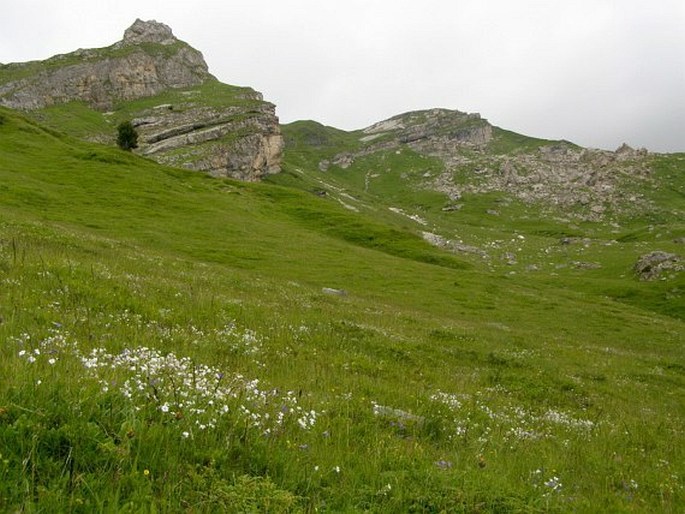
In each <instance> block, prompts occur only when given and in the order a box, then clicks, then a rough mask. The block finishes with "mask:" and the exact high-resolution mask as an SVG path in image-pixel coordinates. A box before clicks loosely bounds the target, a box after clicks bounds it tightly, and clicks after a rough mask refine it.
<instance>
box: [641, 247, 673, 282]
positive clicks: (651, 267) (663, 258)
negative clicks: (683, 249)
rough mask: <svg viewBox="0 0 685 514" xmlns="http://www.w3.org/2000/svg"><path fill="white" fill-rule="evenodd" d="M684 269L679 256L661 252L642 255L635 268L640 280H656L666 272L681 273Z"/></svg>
mask: <svg viewBox="0 0 685 514" xmlns="http://www.w3.org/2000/svg"><path fill="white" fill-rule="evenodd" d="M683 269H685V265H684V264H683V259H682V258H681V257H680V256H679V255H676V254H674V253H668V252H662V251H659V250H657V251H654V252H650V253H648V254H645V255H642V256H641V257H640V258H639V259H638V261H637V262H636V263H635V266H634V267H633V270H634V271H635V273H636V274H637V276H638V278H639V279H640V280H656V279H658V278H661V277H662V275H663V274H664V273H666V272H680V271H683Z"/></svg>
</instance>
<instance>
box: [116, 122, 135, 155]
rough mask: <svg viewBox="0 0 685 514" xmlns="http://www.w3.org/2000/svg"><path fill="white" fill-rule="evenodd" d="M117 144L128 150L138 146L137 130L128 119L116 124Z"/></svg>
mask: <svg viewBox="0 0 685 514" xmlns="http://www.w3.org/2000/svg"><path fill="white" fill-rule="evenodd" d="M117 145H119V148H121V149H122V150H127V151H129V152H130V151H131V150H133V149H135V148H138V131H137V130H136V129H135V127H134V126H133V124H132V123H131V122H130V121H123V122H121V123H120V124H119V125H118V126H117Z"/></svg>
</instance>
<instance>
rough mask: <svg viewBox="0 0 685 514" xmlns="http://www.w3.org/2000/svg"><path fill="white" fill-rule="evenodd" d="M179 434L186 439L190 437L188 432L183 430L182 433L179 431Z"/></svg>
mask: <svg viewBox="0 0 685 514" xmlns="http://www.w3.org/2000/svg"><path fill="white" fill-rule="evenodd" d="M181 435H182V436H183V438H184V439H188V437H190V432H186V431H184V432H183V433H181Z"/></svg>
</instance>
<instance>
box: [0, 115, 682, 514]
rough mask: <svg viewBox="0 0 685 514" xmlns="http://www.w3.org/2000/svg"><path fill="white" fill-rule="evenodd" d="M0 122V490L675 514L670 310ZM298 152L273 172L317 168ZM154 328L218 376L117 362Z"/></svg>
mask: <svg viewBox="0 0 685 514" xmlns="http://www.w3.org/2000/svg"><path fill="white" fill-rule="evenodd" d="M0 119H2V122H0V177H1V180H0V211H1V218H0V219H2V221H1V222H0V281H1V282H2V289H0V320H1V321H0V337H1V338H2V341H3V345H2V348H1V350H0V351H1V352H2V361H1V363H0V373H1V374H2V376H7V377H13V380H8V381H3V382H2V384H1V385H0V453H1V454H2V456H1V457H0V478H1V480H0V509H1V510H8V511H13V510H18V509H21V508H23V509H26V510H31V509H33V508H35V509H45V510H61V511H64V510H75V511H79V510H80V511H83V512H92V511H93V510H109V511H123V510H130V511H141V510H143V511H146V510H150V511H151V510H153V509H157V510H160V509H162V510H172V511H177V510H192V511H207V512H212V511H217V510H222V509H223V510H227V509H231V508H232V509H238V510H240V509H242V510H248V511H249V510H258V511H259V510H269V511H272V512H279V511H299V510H302V511H314V510H315V509H319V510H324V511H325V510H330V511H345V510H348V511H359V510H364V509H369V510H372V511H387V512H409V511H414V512H434V511H440V510H443V509H444V510H448V511H459V510H466V511H498V512H507V511H521V510H527V511H532V512H535V511H555V510H559V511H566V510H569V509H573V510H577V511H587V512H596V511H597V510H598V509H599V510H610V511H654V510H660V511H666V512H668V511H672V512H677V511H679V510H681V509H682V507H683V504H684V502H685V498H684V496H683V494H684V491H683V489H682V482H681V480H680V477H682V476H683V475H684V474H685V469H683V464H682V463H683V462H685V455H684V453H685V452H684V450H685V447H684V444H683V437H682V426H683V422H684V421H685V412H684V411H683V409H684V407H683V405H684V402H683V392H684V388H685V376H684V374H683V370H684V369H685V359H684V357H685V356H684V355H683V345H682V342H683V341H682V334H683V333H684V331H683V329H684V328H685V327H684V323H683V322H682V321H680V320H678V319H676V318H677V316H675V317H669V316H665V315H660V314H656V313H654V312H653V310H655V309H656V308H654V306H653V305H652V304H651V303H650V305H648V306H647V308H646V309H645V308H644V306H641V305H639V304H640V301H634V302H633V303H634V304H636V305H631V304H626V303H623V302H616V301H614V300H612V299H611V298H609V297H607V296H606V294H604V293H603V292H602V291H592V290H590V289H589V286H588V285H587V284H588V281H587V280H586V279H585V278H582V279H579V278H577V277H576V275H578V273H575V272H573V271H569V272H568V273H567V274H566V275H564V276H562V277H552V276H550V275H548V274H528V275H525V276H522V275H523V274H522V273H519V274H515V275H511V274H509V273H508V271H509V270H508V269H507V271H504V270H503V269H500V268H498V267H495V268H494V270H493V271H490V270H489V268H488V266H486V265H484V264H483V263H481V262H479V261H478V260H477V259H472V260H471V262H466V261H465V260H464V259H459V258H456V257H451V256H449V255H446V254H444V253H442V252H440V251H438V250H435V249H433V248H431V247H429V246H427V245H425V244H424V243H423V242H422V241H420V240H419V239H418V238H417V237H415V236H413V235H412V234H411V233H410V232H409V231H408V230H406V229H405V227H404V224H405V221H398V219H397V218H396V217H394V216H388V218H387V220H386V217H385V216H386V215H385V214H383V215H382V216H377V215H374V216H369V215H368V214H365V213H359V214H357V213H353V212H350V211H348V210H346V209H344V208H343V207H340V206H338V205H337V203H335V202H332V201H331V200H330V199H326V198H324V199H321V198H318V197H316V196H315V195H312V194H310V193H306V192H299V191H297V190H296V189H293V188H284V187H280V186H276V185H270V184H240V183H236V182H232V181H228V180H214V179H209V178H206V177H204V176H201V175H198V174H193V173H188V172H184V171H179V170H173V169H169V168H163V167H160V166H158V165H156V164H154V163H152V162H150V161H147V160H143V159H140V158H136V157H135V156H132V155H129V154H126V153H122V152H120V151H118V150H115V149H110V148H105V147H101V146H97V145H88V144H84V143H81V142H78V141H76V140H73V139H70V138H68V137H65V136H63V135H61V134H58V133H54V132H50V131H46V130H44V129H42V128H40V127H38V126H36V125H34V124H32V123H29V122H27V121H26V120H24V119H22V118H19V117H18V116H16V115H15V114H13V113H11V112H9V111H6V110H1V111H0ZM331 134H332V136H331V137H333V136H334V135H335V133H334V132H333V131H332V132H331ZM337 135H338V136H340V137H346V136H345V134H337ZM340 144H343V143H340ZM413 158H414V157H412V159H413ZM672 165H674V161H668V162H666V163H665V164H664V165H663V171H662V172H663V173H665V174H669V173H670V174H672V175H674V176H676V179H674V180H676V182H674V188H673V190H672V191H671V192H667V193H663V194H666V195H674V196H677V195H678V194H679V193H678V186H677V173H678V169H679V168H678V167H675V168H671V167H670V166H672ZM291 166H292V169H291V170H290V171H291V173H290V174H289V175H287V174H286V175H284V177H281V180H284V181H288V180H290V181H293V182H296V183H297V182H300V183H301V182H302V181H311V184H312V187H314V186H315V184H316V181H315V177H314V176H313V175H311V174H309V173H297V172H296V171H295V170H294V168H295V165H292V164H291ZM307 188H308V187H304V189H307ZM669 198H671V196H669ZM372 200H373V198H371V197H369V198H368V202H369V205H372V203H371V202H372ZM383 210H384V209H383ZM369 212H371V213H372V214H374V211H372V210H369ZM473 216H475V213H474V214H473ZM467 226H468V225H467ZM407 228H409V227H407ZM412 228H413V227H412ZM493 228H496V227H493ZM463 230H467V228H464V229H463ZM497 230H499V232H498V233H506V232H507V230H506V229H503V228H497ZM540 237H544V236H540ZM635 237H636V238H638V239H642V240H646V241H650V240H652V239H654V238H655V237H656V235H655V234H653V233H648V234H642V233H639V234H637V235H636V236H635ZM529 239H531V238H530V237H529ZM538 243H539V244H540V245H541V248H542V243H541V242H539V241H538V242H535V244H538ZM635 244H637V243H635ZM527 251H528V250H527ZM568 251H569V252H575V251H579V250H576V249H572V250H568ZM586 251H587V250H586ZM615 254H616V255H614V254H611V256H612V257H614V256H618V255H619V254H621V252H619V251H618V249H616V250H615ZM602 255H605V254H604V253H602ZM559 258H561V257H559ZM564 258H566V257H564ZM569 258H570V257H569ZM629 265H630V259H629V258H628V257H624V258H622V259H618V260H617V263H616V264H615V265H614V266H615V267H614V268H611V269H608V268H603V269H602V270H601V273H599V272H598V273H599V276H598V277H597V278H598V285H597V289H598V290H601V289H602V287H604V285H603V284H604V282H603V280H606V281H607V283H608V284H613V285H615V286H616V287H620V288H622V289H621V290H622V291H625V290H627V289H629V288H634V290H635V291H636V293H635V294H636V295H637V298H638V300H639V298H642V295H643V294H644V293H645V291H647V292H649V291H656V292H655V293H654V294H656V295H657V296H658V295H659V294H661V293H660V290H659V289H658V287H659V285H658V284H656V285H655V284H638V283H637V282H632V281H631V280H630V279H625V280H623V281H619V282H616V281H614V280H613V279H610V278H607V277H609V275H610V272H611V273H615V272H620V273H629V270H628V268H629ZM516 269H517V270H519V271H520V268H516ZM570 285H574V287H570ZM323 287H333V288H340V289H345V290H346V291H347V295H346V296H337V295H329V294H325V293H323V292H322V288H323ZM670 287H671V289H673V288H674V287H679V286H677V285H674V284H673V283H671V284H670ZM597 293H600V294H597ZM648 294H649V293H648ZM648 294H647V295H646V296H648ZM678 301H680V300H678ZM676 305H680V306H681V307H682V303H680V304H676ZM681 307H676V309H680V308H681ZM675 314H678V312H676V313H675ZM680 314H682V311H680ZM73 344H75V345H77V346H78V352H80V353H77V351H76V350H75V349H74V346H72V345H73ZM140 347H150V348H156V349H159V350H160V351H161V352H163V353H164V354H171V355H172V356H173V355H175V356H178V357H189V358H190V359H192V362H193V365H196V366H200V365H203V366H209V367H211V368H212V369H211V370H210V373H209V374H210V375H211V376H212V377H213V380H214V381H215V383H214V384H213V385H211V384H210V385H211V387H209V386H208V387H205V388H204V389H201V388H200V386H199V383H200V380H199V378H198V377H201V376H203V375H202V373H204V372H205V371H206V368H200V367H195V368H193V369H192V370H191V372H190V373H188V369H189V368H187V367H186V368H183V367H182V366H181V365H180V364H178V363H176V364H174V365H175V366H176V368H174V367H173V366H172V365H171V364H169V363H170V362H171V361H173V359H172V358H171V357H170V356H169V355H167V358H166V359H165V360H164V361H163V362H164V363H166V364H165V366H166V367H162V368H161V371H159V369H160V368H157V372H156V373H155V374H154V375H153V376H146V374H145V371H144V370H145V369H150V367H151V366H153V364H154V365H155V366H161V364H160V361H161V360H160V359H157V358H155V357H154V356H150V355H148V356H147V357H145V358H142V357H141V358H140V360H139V361H137V363H136V364H135V366H134V365H131V368H128V367H127V368H126V369H124V368H121V367H116V366H115V364H114V361H115V358H114V357H112V358H111V359H110V360H107V359H105V356H106V355H112V356H114V355H120V354H119V352H120V351H121V350H122V349H124V348H128V349H129V350H131V351H133V350H134V349H136V348H140ZM98 348H99V349H101V352H100V354H99V355H100V361H99V362H100V363H105V362H106V363H107V364H106V365H105V364H102V365H101V366H100V367H84V364H83V363H84V362H86V361H83V360H81V359H80V358H79V356H80V355H83V354H87V353H88V352H90V351H91V350H92V349H98ZM36 349H39V350H40V354H36V353H35V350H36ZM22 351H25V352H26V353H24V354H21V352H22ZM29 357H31V358H29ZM121 358H122V357H119V359H121ZM50 359H56V361H54V363H52V364H51V362H50ZM31 360H35V362H31ZM88 362H91V364H92V361H88ZM174 362H175V361H173V362H172V364H173V363H174ZM132 368H135V369H132ZM175 369H182V370H184V369H185V371H186V373H185V375H177V374H174V373H176V371H174V370H175ZM212 370H216V372H214V371H212ZM219 370H220V371H221V373H222V375H221V378H218V377H219V375H218V373H219ZM237 373H239V374H241V375H242V376H244V377H245V378H246V379H252V378H258V379H259V380H260V382H259V385H258V387H259V388H260V390H261V391H272V393H270V394H266V393H265V394H264V395H263V397H262V396H260V397H259V398H255V397H254V395H253V392H254V388H255V387H257V386H255V385H254V383H252V385H249V384H247V385H246V384H244V383H243V382H241V381H240V380H241V379H239V378H237V376H236V374H237ZM182 376H185V378H186V379H188V377H189V376H192V377H193V379H192V380H190V381H189V382H188V383H183V381H182V379H181V378H180V377H182ZM227 377H230V380H232V382H231V384H232V388H231V391H233V392H236V394H235V396H231V394H229V393H228V392H227V391H226V390H224V389H223V387H224V386H223V384H224V383H226V382H227V380H228V378H227ZM137 378H140V379H141V382H140V384H141V385H140V389H139V390H138V389H134V391H133V392H129V394H130V395H131V399H130V400H129V399H127V397H126V396H125V394H122V393H126V391H127V389H126V388H125V385H126V384H127V383H129V384H131V383H134V381H135V380H136V379H137ZM127 379H128V382H127V381H126V380H127ZM222 380H223V382H222ZM102 381H104V382H102ZM105 386H106V387H105ZM105 389H107V390H105ZM188 391H191V392H190V393H188ZM198 391H200V392H198ZM285 391H293V395H292V397H290V396H287V395H286V394H285ZM220 392H221V393H222V394H223V396H222V395H219V393H220ZM184 393H186V394H190V395H191V396H193V395H196V396H198V398H199V400H198V402H202V405H203V409H202V410H203V411H204V412H199V411H198V410H197V409H195V410H193V408H191V407H190V406H188V404H187V403H186V404H185V405H184V406H181V405H179V404H180V403H181V400H180V399H179V398H180V397H182V395H183V394H184ZM210 401H211V402H213V403H210ZM214 403H216V404H217V405H216V406H215V405H214ZM219 403H221V404H224V405H226V407H227V409H228V411H227V413H222V414H216V411H217V409H218V407H217V406H218V404H219ZM165 409H166V410H165ZM246 409H247V410H249V411H250V413H248V414H246V413H245V410H246ZM298 409H300V410H298ZM312 410H313V411H315V412H316V413H317V416H316V421H315V422H312V421H311V420H312V416H311V413H310V411H312ZM267 413H269V415H270V418H269V419H270V420H271V421H268V420H267V419H266V416H265V415H266V414H267ZM279 413H282V415H283V418H284V419H283V422H282V424H277V423H275V422H274V421H273V420H275V419H280V418H279ZM307 413H309V414H307ZM307 416H309V417H307ZM212 424H214V425H216V426H215V427H214V428H212V426H211V425H212ZM203 427H204V428H203ZM265 432H268V434H267V435H265ZM186 434H187V437H186ZM560 484H561V485H560Z"/></svg>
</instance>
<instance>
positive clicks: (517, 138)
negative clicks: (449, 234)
mask: <svg viewBox="0 0 685 514" xmlns="http://www.w3.org/2000/svg"><path fill="white" fill-rule="evenodd" d="M359 143H360V145H359V147H357V148H355V149H354V150H353V151H348V152H341V153H338V154H336V155H335V156H333V157H332V158H327V159H323V160H321V161H320V162H319V169H320V170H322V171H326V170H328V169H329V168H330V167H331V166H338V167H340V168H342V169H348V168H350V167H351V166H352V165H353V164H354V163H355V162H356V161H358V160H359V159H362V158H364V157H366V156H369V155H373V154H378V153H379V152H384V151H389V150H393V151H398V150H400V149H402V148H410V149H411V150H413V151H415V152H417V153H419V154H421V155H424V156H429V157H435V158H438V159H439V160H440V161H442V163H443V169H442V171H441V172H439V173H435V172H430V173H428V172H427V173H426V174H425V176H424V177H423V180H422V183H421V184H420V186H419V187H420V188H421V189H425V190H432V191H438V192H441V193H444V194H445V195H447V196H448V197H449V199H450V201H451V202H452V204H453V205H452V207H453V208H454V209H458V208H459V201H460V200H461V198H462V196H463V195H464V194H467V193H469V194H483V193H492V192H501V193H505V194H507V195H508V196H510V197H511V198H515V199H518V200H521V201H523V202H526V203H537V204H539V205H543V206H549V207H553V208H556V210H563V211H564V212H565V213H566V214H567V215H569V216H571V217H573V218H575V219H580V220H590V221H599V220H601V219H603V217H604V215H605V214H606V213H621V212H624V211H626V210H627V209H631V210H635V209H636V208H647V207H648V206H647V203H646V200H645V199H644V197H643V196H642V195H641V193H640V189H641V185H644V183H646V182H649V180H650V168H649V164H648V162H649V159H648V157H649V156H648V154H647V152H646V151H645V150H634V149H632V148H630V147H628V146H626V145H624V146H622V147H621V148H619V149H618V150H616V151H615V152H611V151H605V150H596V149H586V148H581V147H578V146H576V145H574V144H572V143H569V142H566V141H547V140H539V139H534V138H527V137H525V136H521V135H518V134H513V133H511V132H507V131H504V130H502V129H499V128H497V127H494V126H492V125H491V124H490V123H489V122H488V121H487V120H485V119H483V118H481V116H480V115H479V114H467V113H463V112H460V111H452V110H447V109H432V110H427V111H418V112H410V113H406V114H402V115H399V116H395V117H393V118H390V119H388V120H385V121H381V122H379V123H376V124H374V125H372V126H370V127H368V128H366V129H364V130H363V131H361V133H360V135H359ZM370 172H372V173H373V174H372V175H371V176H377V172H376V171H375V170H370ZM415 186H416V185H415Z"/></svg>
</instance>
